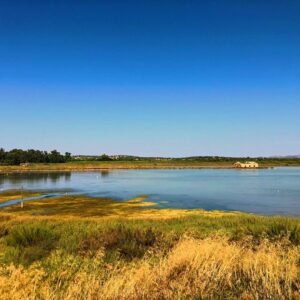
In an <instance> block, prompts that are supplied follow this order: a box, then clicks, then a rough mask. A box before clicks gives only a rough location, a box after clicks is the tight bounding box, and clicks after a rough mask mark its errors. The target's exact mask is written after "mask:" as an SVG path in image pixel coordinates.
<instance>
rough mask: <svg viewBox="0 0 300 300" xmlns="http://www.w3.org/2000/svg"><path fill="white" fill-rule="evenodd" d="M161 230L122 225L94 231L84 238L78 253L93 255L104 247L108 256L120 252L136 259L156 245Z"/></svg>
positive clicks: (123, 256) (128, 257)
mask: <svg viewBox="0 0 300 300" xmlns="http://www.w3.org/2000/svg"><path fill="white" fill-rule="evenodd" d="M158 236H160V233H159V232H154V231H153V230H152V229H151V228H148V229H137V228H135V229H133V228H129V227H125V226H122V225H119V226H117V227H116V228H112V229H110V230H108V229H106V230H100V231H98V232H95V233H92V234H91V235H89V236H88V237H87V238H86V239H85V240H83V241H82V242H81V243H80V245H79V247H78V253H79V254H80V255H82V256H93V255H95V253H96V252H97V251H98V250H99V249H101V248H103V249H104V250H105V254H106V256H109V257H111V256H114V254H116V253H118V254H119V255H120V256H121V258H124V259H128V260H131V259H134V258H141V257H142V256H143V255H144V254H145V252H146V251H147V250H148V249H149V248H150V247H152V246H154V244H155V242H156V240H157V238H158Z"/></svg>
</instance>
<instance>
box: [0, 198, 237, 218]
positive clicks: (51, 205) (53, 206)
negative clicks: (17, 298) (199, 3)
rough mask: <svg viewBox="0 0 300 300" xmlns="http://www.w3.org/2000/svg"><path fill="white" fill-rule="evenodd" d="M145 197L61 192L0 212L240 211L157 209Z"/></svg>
mask: <svg viewBox="0 0 300 300" xmlns="http://www.w3.org/2000/svg"><path fill="white" fill-rule="evenodd" d="M146 199H147V196H139V197H136V198H132V199H129V200H127V201H115V200H112V199H109V198H92V197H87V196H83V195H64V196H58V197H53V198H46V199H35V200H30V201H26V202H24V207H23V208H21V207H20V205H18V204H16V205H11V206H7V207H4V208H2V209H1V210H2V212H3V213H9V214H13V215H17V216H33V217H37V216H39V217H55V218H56V217H57V218H70V217H76V218H78V217H79V218H99V217H101V218H104V217H105V218H111V217H125V218H135V219H136V218H142V219H168V218H177V217H183V216H188V215H211V216H214V217H218V216H223V215H224V214H226V215H230V214H240V213H238V212H231V213H227V212H223V211H205V210H202V209H195V210H190V209H171V208H170V209H158V208H152V207H153V206H155V205H157V203H155V202H149V201H146Z"/></svg>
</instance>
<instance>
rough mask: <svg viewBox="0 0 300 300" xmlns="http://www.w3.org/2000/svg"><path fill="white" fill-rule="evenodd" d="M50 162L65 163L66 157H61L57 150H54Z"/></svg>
mask: <svg viewBox="0 0 300 300" xmlns="http://www.w3.org/2000/svg"><path fill="white" fill-rule="evenodd" d="M49 162H51V163H62V162H65V157H64V156H63V155H61V154H60V153H59V152H58V151H57V150H52V151H51V152H50V155H49Z"/></svg>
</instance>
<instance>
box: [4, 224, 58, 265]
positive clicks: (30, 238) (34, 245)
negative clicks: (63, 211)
mask: <svg viewBox="0 0 300 300" xmlns="http://www.w3.org/2000/svg"><path fill="white" fill-rule="evenodd" d="M56 240H57V235H56V234H55V233H54V232H53V230H52V229H51V228H50V226H49V225H47V223H44V222H43V223H32V224H24V225H16V226H14V227H12V228H11V229H10V230H9V232H8V235H7V236H6V238H5V242H6V246H7V251H6V253H4V257H5V261H6V262H8V263H9V262H14V263H16V264H23V265H29V264H31V263H32V262H34V261H36V260H39V259H42V258H44V257H46V256H47V255H48V254H49V253H50V252H51V250H52V249H53V248H54V247H55V243H56Z"/></svg>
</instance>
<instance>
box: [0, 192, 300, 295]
mask: <svg viewBox="0 0 300 300" xmlns="http://www.w3.org/2000/svg"><path fill="white" fill-rule="evenodd" d="M153 205H154V204H153V203H147V202H146V201H145V198H144V197H140V198H136V199H131V200H129V201H128V202H117V201H112V200H108V199H91V198H86V197H83V196H65V197H58V198H48V199H44V200H37V201H29V202H25V203H24V208H23V209H21V208H20V206H19V205H14V206H11V207H7V208H5V209H2V210H1V212H0V295H1V299H124V300H125V299H299V297H300V293H299V288H300V277H299V271H300V266H299V259H300V251H299V250H300V221H299V220H297V219H291V218H284V217H262V216H255V215H250V214H242V213H235V212H232V213H224V212H206V211H202V210H195V211H193V210H158V209H155V208H154V207H152V206H153Z"/></svg>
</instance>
